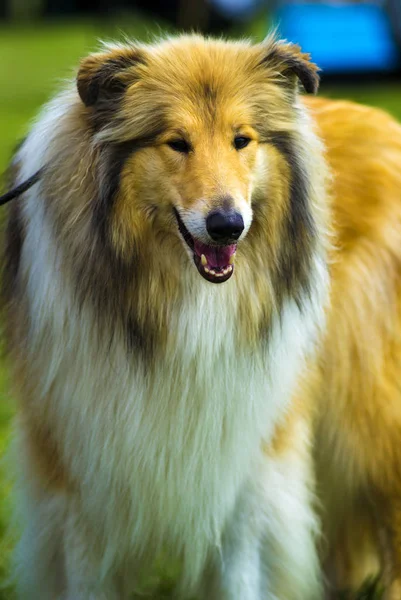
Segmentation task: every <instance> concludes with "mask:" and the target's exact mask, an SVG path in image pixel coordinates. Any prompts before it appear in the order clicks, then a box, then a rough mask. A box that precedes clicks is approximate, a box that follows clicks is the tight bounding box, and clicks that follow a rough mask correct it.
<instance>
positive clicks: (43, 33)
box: [0, 17, 401, 600]
mask: <svg viewBox="0 0 401 600" xmlns="http://www.w3.org/2000/svg"><path fill="white" fill-rule="evenodd" d="M120 23H121V20H120ZM155 29H156V27H155V26H154V24H151V26H150V27H149V24H148V23H145V22H143V21H142V20H140V19H135V18H133V17H130V18H129V19H128V20H126V19H125V20H124V28H123V33H125V34H128V35H132V36H133V37H137V38H144V37H146V34H147V33H148V32H149V33H154V31H155ZM120 35H121V29H120V28H119V27H118V26H115V25H113V23H110V22H109V23H107V25H105V24H102V23H93V22H89V21H88V22H84V23H70V24H66V23H63V24H53V25H50V24H48V25H40V26H39V25H36V26H35V28H28V27H25V28H24V29H21V28H20V29H14V28H4V27H3V28H0V56H1V57H2V60H1V61H0V132H1V144H0V171H3V170H4V169H5V167H6V165H7V162H8V160H9V158H10V156H11V154H12V150H13V148H14V146H15V144H16V142H17V141H18V140H19V139H21V138H22V137H23V136H24V134H25V133H26V132H27V130H28V127H29V123H30V122H31V120H32V119H33V117H34V115H35V113H36V112H37V110H38V108H39V107H40V106H41V104H43V102H45V101H46V100H47V99H48V98H49V96H50V95H51V94H52V93H53V92H54V91H55V90H57V89H58V88H59V87H60V85H61V81H62V80H63V79H65V78H68V77H70V76H71V74H72V73H73V68H74V67H75V66H76V65H77V63H78V60H79V58H80V57H81V56H83V55H85V54H86V53H87V52H88V51H89V50H91V49H93V48H94V47H95V46H96V41H97V39H98V38H108V39H110V38H116V37H120ZM322 92H323V93H325V94H327V95H329V96H333V97H338V96H340V97H347V98H351V99H356V100H359V101H361V102H365V103H367V104H372V105H377V106H381V107H383V108H385V109H387V110H389V111H390V112H392V113H393V114H394V115H395V116H398V117H399V118H400V119H401V85H395V84H392V85H386V86H373V87H371V88H370V87H366V86H365V87H363V88H357V87H355V88H353V89H351V88H343V89H341V90H339V89H333V88H328V89H326V90H325V89H323V90H322ZM7 373H8V369H7V367H6V365H5V364H1V363H0V454H1V455H3V454H4V452H5V450H6V448H7V447H8V444H9V439H10V432H11V421H12V416H13V413H14V402H13V401H12V399H11V398H10V391H9V384H8V378H7ZM0 468H1V465H0ZM0 489H1V495H0V586H1V584H3V586H5V587H4V589H3V590H2V589H1V587H0V600H11V599H12V590H11V589H10V588H8V587H7V586H6V584H5V582H6V574H7V572H8V568H9V556H10V546H11V543H12V542H11V540H10V538H9V536H7V535H5V530H6V526H7V524H8V523H9V520H10V503H11V500H10V496H9V489H10V483H9V480H8V478H7V477H6V475H5V471H4V469H1V470H0ZM161 597H167V596H165V595H164V594H163V595H162V596H161ZM368 598H369V599H370V600H372V599H373V598H374V594H373V593H371V592H369V593H366V592H363V595H361V597H360V600H368Z"/></svg>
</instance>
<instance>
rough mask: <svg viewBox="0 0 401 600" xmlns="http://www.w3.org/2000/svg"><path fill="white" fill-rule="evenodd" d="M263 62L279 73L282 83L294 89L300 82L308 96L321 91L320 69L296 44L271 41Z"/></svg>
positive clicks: (265, 50)
mask: <svg viewBox="0 0 401 600" xmlns="http://www.w3.org/2000/svg"><path fill="white" fill-rule="evenodd" d="M262 62H263V63H264V64H265V65H266V66H268V67H269V68H271V69H272V70H274V71H275V72H276V73H279V74H280V75H281V76H282V78H283V79H282V81H283V83H284V84H286V85H290V86H291V87H292V88H295V87H296V84H297V81H298V80H299V81H300V82H301V84H302V86H303V88H304V90H305V92H307V93H308V94H316V92H317V90H318V89H319V75H318V71H319V68H318V67H317V65H315V64H314V63H313V62H311V60H310V55H309V54H306V53H304V52H302V50H301V48H300V47H299V46H297V45H296V44H290V43H288V42H277V41H271V40H269V41H268V42H267V44H265V48H264V58H263V60H262Z"/></svg>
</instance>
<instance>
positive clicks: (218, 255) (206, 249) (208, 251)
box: [194, 240, 237, 267]
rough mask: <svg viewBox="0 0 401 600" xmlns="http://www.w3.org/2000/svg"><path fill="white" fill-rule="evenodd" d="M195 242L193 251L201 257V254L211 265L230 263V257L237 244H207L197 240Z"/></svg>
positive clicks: (222, 265)
mask: <svg viewBox="0 0 401 600" xmlns="http://www.w3.org/2000/svg"><path fill="white" fill-rule="evenodd" d="M194 242H195V252H196V254H197V255H198V256H199V258H201V256H202V254H204V256H205V257H206V260H207V264H208V265H210V266H211V267H226V266H227V265H228V264H229V263H230V258H231V256H232V255H233V254H235V251H236V250H237V244H231V245H230V246H208V245H207V244H202V242H199V241H198V240H194Z"/></svg>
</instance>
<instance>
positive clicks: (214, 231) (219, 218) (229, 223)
mask: <svg viewBox="0 0 401 600" xmlns="http://www.w3.org/2000/svg"><path fill="white" fill-rule="evenodd" d="M206 229H207V232H208V234H209V235H210V237H211V238H212V240H214V241H215V242H230V241H235V240H238V238H239V236H240V235H241V233H242V232H243V231H244V220H243V218H242V215H241V214H240V213H238V212H234V211H224V212H223V211H219V210H216V211H213V212H211V213H210V215H208V216H207V218H206Z"/></svg>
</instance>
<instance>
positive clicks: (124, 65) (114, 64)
mask: <svg viewBox="0 0 401 600" xmlns="http://www.w3.org/2000/svg"><path fill="white" fill-rule="evenodd" d="M145 62H146V61H145V54H144V51H143V50H142V49H140V48H134V47H128V46H127V47H118V48H115V49H110V50H109V51H106V52H99V53H96V54H91V55H90V56H88V57H86V58H84V59H83V60H82V61H81V64H80V67H79V71H78V75H77V88H78V93H79V95H80V97H81V100H82V102H83V103H84V104H85V106H96V104H98V103H101V102H102V101H108V100H109V101H111V100H114V99H116V98H119V97H121V96H122V94H123V93H124V90H125V89H126V87H127V85H129V83H132V82H133V81H134V80H135V73H134V72H135V68H134V67H135V66H136V65H138V64H140V63H142V64H143V63H145Z"/></svg>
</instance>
